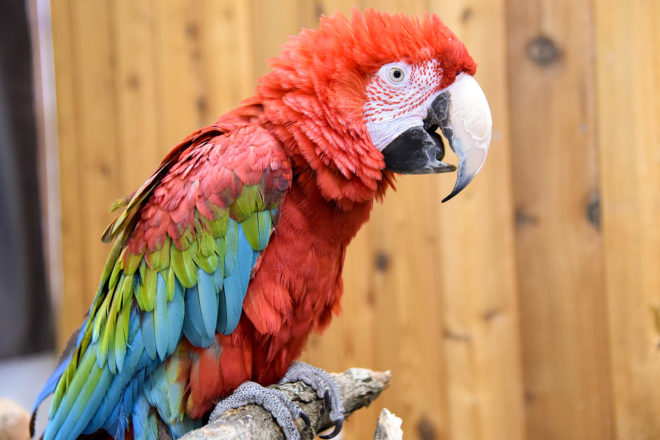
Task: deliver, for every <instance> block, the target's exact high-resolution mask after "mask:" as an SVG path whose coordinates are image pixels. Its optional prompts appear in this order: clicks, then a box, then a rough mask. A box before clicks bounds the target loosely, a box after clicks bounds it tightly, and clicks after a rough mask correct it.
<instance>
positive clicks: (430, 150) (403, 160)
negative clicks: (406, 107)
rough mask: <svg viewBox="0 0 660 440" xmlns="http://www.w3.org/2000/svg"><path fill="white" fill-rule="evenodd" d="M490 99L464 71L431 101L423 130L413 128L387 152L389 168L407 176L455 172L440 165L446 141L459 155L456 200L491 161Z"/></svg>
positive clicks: (444, 165)
mask: <svg viewBox="0 0 660 440" xmlns="http://www.w3.org/2000/svg"><path fill="white" fill-rule="evenodd" d="M492 125H493V122H492V117H491V114H490V108H489V107H488V101H486V96H485V95H484V92H483V91H482V90H481V87H479V84H478V83H477V81H476V80H475V79H474V78H473V77H472V76H471V75H469V74H466V73H461V74H459V75H458V76H457V77H456V80H455V81H454V83H453V84H452V85H451V86H449V87H447V88H446V89H444V90H443V91H441V92H440V93H439V94H438V95H437V96H436V97H435V99H434V100H433V102H432V103H431V106H430V108H429V109H428V114H427V116H426V118H425V119H424V125H423V127H419V126H418V127H413V128H409V129H408V130H406V131H405V132H403V133H402V134H400V135H399V136H398V137H397V138H396V139H394V140H393V141H392V142H391V143H390V144H389V145H387V147H385V148H384V149H383V155H384V156H385V164H386V168H387V169H389V170H391V171H395V172H398V173H403V174H428V173H444V172H449V171H454V170H455V169H456V168H455V167H454V166H453V165H448V164H446V163H444V162H441V160H442V158H443V157H444V145H443V142H442V138H441V137H440V136H439V135H438V134H437V133H436V131H437V130H438V129H440V130H441V131H442V134H443V135H444V136H445V137H446V138H447V140H448V141H449V146H450V147H451V149H452V150H453V151H454V152H455V153H456V155H457V156H458V176H457V178H456V183H455V185H454V189H453V190H452V192H451V194H449V195H448V196H447V197H445V198H444V199H443V200H442V201H443V202H446V201H447V200H449V199H451V198H452V197H454V196H455V195H456V194H458V193H459V192H460V191H461V190H462V189H463V188H465V187H466V186H467V185H468V183H470V182H471V181H472V179H474V177H475V176H476V175H477V173H479V170H481V167H482V166H483V164H484V162H485V161H486V156H487V154H488V147H489V145H490V139H491V132H492Z"/></svg>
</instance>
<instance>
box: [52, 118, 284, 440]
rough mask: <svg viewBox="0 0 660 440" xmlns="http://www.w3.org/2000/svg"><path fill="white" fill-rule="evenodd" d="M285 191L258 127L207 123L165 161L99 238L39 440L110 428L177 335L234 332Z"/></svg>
mask: <svg viewBox="0 0 660 440" xmlns="http://www.w3.org/2000/svg"><path fill="white" fill-rule="evenodd" d="M290 184H291V163H290V161H289V159H288V158H287V156H286V155H285V153H284V151H283V150H282V148H281V146H280V144H279V142H278V141H277V140H276V139H275V138H274V137H273V136H272V135H271V134H270V133H268V132H267V131H266V130H264V129H263V128H260V127H255V126H248V125H246V126H243V127H239V128H236V129H234V130H232V131H229V132H224V131H223V130H222V129H221V128H219V127H217V126H211V127H208V128H206V129H202V130H200V131H198V132H196V133H193V135H191V136H190V137H188V138H187V139H186V140H184V141H183V142H182V143H181V144H179V145H178V146H176V147H175V148H174V149H173V150H172V151H171V152H170V153H169V154H168V156H167V157H166V158H165V160H164V161H163V162H162V164H161V166H160V168H159V169H158V170H157V171H156V172H155V173H154V174H153V175H152V176H151V177H150V178H149V180H147V182H145V184H144V185H143V186H142V187H141V188H140V189H139V190H138V191H137V192H136V193H135V194H134V195H133V196H132V198H131V199H130V201H128V203H126V206H125V209H124V211H123V212H122V213H121V215H119V217H118V218H117V219H116V220H115V221H114V222H113V223H112V224H111V225H110V226H109V227H108V229H107V230H106V232H105V233H104V240H113V239H114V245H113V248H112V251H111V254H110V256H109V258H108V261H107V263H106V266H105V269H104V271H103V275H102V277H101V282H100V285H99V289H98V291H97V294H96V297H95V299H94V301H93V303H92V306H91V308H90V311H89V316H88V318H87V320H86V322H85V323H84V324H83V326H82V327H81V330H80V333H79V336H78V339H77V344H76V347H75V350H74V351H73V353H72V354H71V356H70V360H69V361H68V364H67V365H66V367H63V366H61V367H60V368H58V370H59V373H58V372H57V371H56V374H59V375H60V377H59V378H53V379H54V380H51V381H49V383H50V387H51V388H53V389H54V398H53V402H52V405H51V410H50V414H49V419H50V420H49V424H48V427H47V429H46V432H45V438H46V439H50V438H55V439H66V438H74V437H76V436H78V435H79V434H81V433H89V432H93V431H95V430H97V429H99V428H100V427H104V428H106V429H107V425H104V424H105V423H106V421H107V420H108V419H109V418H112V417H114V416H115V415H116V414H114V413H113V411H117V408H116V407H117V406H118V402H120V401H121V402H124V403H125V402H130V401H132V400H133V399H132V398H131V396H127V395H126V393H133V394H135V393H136V392H137V391H136V389H138V388H139V383H136V380H137V381H138V382H139V378H140V377H145V376H147V375H148V374H150V372H151V371H153V369H154V368H156V367H157V366H158V365H159V364H160V363H162V362H163V361H164V360H165V359H166V358H167V357H168V356H169V355H170V354H172V353H173V352H174V350H175V348H176V346H177V344H178V343H179V341H180V340H181V338H182V337H185V338H186V339H187V340H188V341H189V342H190V343H192V344H193V345H195V346H198V347H206V346H208V345H209V344H210V343H211V342H212V341H213V339H214V337H215V333H216V332H219V333H224V334H229V333H231V332H232V331H233V330H234V328H235V327H236V325H237V324H238V321H239V319H240V316H241V311H242V303H243V298H244V296H245V293H246V290H247V287H248V283H249V280H250V274H251V271H252V269H253V267H254V265H255V262H256V261H257V257H258V256H259V254H260V252H261V251H263V249H265V247H266V246H267V244H268V241H269V238H270V235H271V231H272V228H273V226H274V224H275V223H276V222H277V219H278V216H279V209H278V206H279V204H280V201H281V200H282V197H283V195H284V193H285V192H286V191H287V189H288V188H289V186H290ZM53 389H51V390H44V392H45V393H42V394H48V391H51V392H52V391H53ZM42 397H43V396H42ZM129 411H130V409H129ZM117 429H118V430H119V429H121V426H119V427H118V428H117Z"/></svg>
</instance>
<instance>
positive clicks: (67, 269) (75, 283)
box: [51, 0, 87, 347]
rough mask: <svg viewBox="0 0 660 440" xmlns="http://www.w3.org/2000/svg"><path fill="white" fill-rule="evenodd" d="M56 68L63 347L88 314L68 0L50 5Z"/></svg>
mask: <svg viewBox="0 0 660 440" xmlns="http://www.w3.org/2000/svg"><path fill="white" fill-rule="evenodd" d="M51 14H52V28H53V47H54V57H53V62H54V66H55V67H54V68H55V72H56V75H55V80H56V89H57V113H58V115H59V117H58V119H57V132H58V147H59V166H60V200H61V201H60V203H61V212H62V225H61V234H62V238H61V243H62V272H63V277H62V278H63V279H62V298H61V299H60V301H59V304H57V307H56V310H55V313H56V316H57V317H58V319H57V343H58V346H59V347H63V346H64V344H65V343H66V340H67V338H68V336H69V334H71V332H72V331H73V330H74V328H75V326H76V325H77V324H76V323H79V322H80V319H81V318H82V316H83V315H84V313H85V311H86V306H85V298H86V297H85V294H84V285H85V283H84V280H83V277H82V276H81V274H82V273H83V271H84V269H85V264H86V262H87V260H86V259H85V257H84V254H83V250H84V246H83V240H82V237H81V236H80V231H81V230H82V223H83V221H84V220H83V213H82V210H81V209H80V201H79V198H80V197H79V189H80V182H81V181H80V174H81V169H80V164H79V162H78V161H79V156H78V125H77V124H76V118H75V102H76V88H75V84H76V80H75V74H74V73H75V72H74V69H73V64H74V59H75V56H76V54H75V52H74V50H73V41H72V40H73V38H74V37H73V35H72V23H71V19H70V15H71V14H70V4H69V1H67V0H61V1H58V2H53V3H52V4H51Z"/></svg>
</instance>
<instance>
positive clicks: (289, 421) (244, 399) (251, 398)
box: [209, 382, 310, 440]
mask: <svg viewBox="0 0 660 440" xmlns="http://www.w3.org/2000/svg"><path fill="white" fill-rule="evenodd" d="M250 404H255V405H260V406H262V407H263V408H264V409H265V410H266V411H268V412H270V413H271V415H272V416H273V418H274V419H275V421H276V422H277V424H278V425H280V428H282V431H283V432H284V437H285V438H286V439H287V440H300V433H299V432H298V429H297V428H296V425H295V423H294V422H293V420H294V419H296V418H298V417H300V418H302V419H303V420H304V421H305V423H306V424H307V426H309V424H310V422H309V417H307V414H305V413H304V412H303V411H302V410H301V409H300V407H299V406H298V405H296V404H295V403H293V402H292V401H290V400H289V399H287V398H286V397H285V396H284V395H283V394H282V393H280V392H279V391H277V390H274V389H272V388H265V387H262V386H261V385H259V384H258V383H255V382H243V383H242V384H241V385H240V386H239V387H238V388H236V391H234V393H233V394H232V395H231V396H228V397H227V398H226V399H223V400H221V401H220V402H219V403H218V404H217V405H216V407H215V409H214V410H213V412H212V413H211V416H210V417H209V422H214V421H216V420H217V419H218V418H220V416H221V415H222V414H223V413H224V412H225V411H228V410H230V409H236V408H240V407H242V406H245V405H250Z"/></svg>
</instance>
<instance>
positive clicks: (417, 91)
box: [364, 60, 442, 151]
mask: <svg viewBox="0 0 660 440" xmlns="http://www.w3.org/2000/svg"><path fill="white" fill-rule="evenodd" d="M441 81H442V68H440V65H439V63H438V62H437V61H435V60H428V61H425V62H424V63H421V64H414V65H410V64H408V63H406V62H404V61H399V62H395V63H388V64H385V65H384V66H382V67H381V68H380V69H379V70H378V72H377V73H376V74H375V75H374V76H373V78H372V79H371V81H370V82H369V84H368V85H367V102H366V104H365V106H364V118H365V120H366V125H367V130H368V131H369V135H370V136H371V141H372V142H373V144H374V145H375V146H376V148H378V150H380V151H382V150H383V149H384V148H385V147H386V146H387V145H388V144H389V143H390V142H392V141H393V140H394V139H395V138H396V137H398V136H399V135H400V134H401V133H403V132H404V131H406V130H408V129H409V128H412V127H419V126H421V125H422V124H423V123H422V121H423V120H424V118H426V114H427V111H428V107H429V105H430V103H431V102H432V101H433V99H434V98H435V97H436V96H437V95H438V93H440V92H439V90H438V89H439V87H440V83H441Z"/></svg>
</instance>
